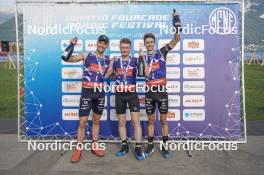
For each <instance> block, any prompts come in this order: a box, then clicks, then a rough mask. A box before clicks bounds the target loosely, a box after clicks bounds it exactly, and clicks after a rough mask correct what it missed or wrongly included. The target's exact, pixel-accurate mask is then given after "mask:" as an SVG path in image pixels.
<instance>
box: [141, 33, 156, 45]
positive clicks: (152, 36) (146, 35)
mask: <svg viewBox="0 0 264 175" xmlns="http://www.w3.org/2000/svg"><path fill="white" fill-rule="evenodd" d="M147 38H152V39H153V40H154V42H155V36H154V34H153V33H146V34H145V35H144V37H143V39H144V43H145V41H146V39H147Z"/></svg>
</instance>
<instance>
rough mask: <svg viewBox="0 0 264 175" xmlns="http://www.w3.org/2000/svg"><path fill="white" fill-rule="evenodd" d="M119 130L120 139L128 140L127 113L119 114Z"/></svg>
mask: <svg viewBox="0 0 264 175" xmlns="http://www.w3.org/2000/svg"><path fill="white" fill-rule="evenodd" d="M117 118H118V131H119V137H120V139H121V140H122V141H123V140H126V114H118V115H117Z"/></svg>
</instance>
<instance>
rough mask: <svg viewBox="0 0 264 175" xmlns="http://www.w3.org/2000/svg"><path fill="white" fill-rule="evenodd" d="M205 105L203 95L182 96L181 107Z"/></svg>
mask: <svg viewBox="0 0 264 175" xmlns="http://www.w3.org/2000/svg"><path fill="white" fill-rule="evenodd" d="M204 105H205V97H204V95H184V96H183V106H185V107H203V106H204Z"/></svg>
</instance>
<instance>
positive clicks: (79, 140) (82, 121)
mask: <svg viewBox="0 0 264 175" xmlns="http://www.w3.org/2000/svg"><path fill="white" fill-rule="evenodd" d="M87 119H88V116H81V117H80V121H79V127H78V130H77V146H79V145H80V144H82V143H83V139H84V136H85V128H86V124H87Z"/></svg>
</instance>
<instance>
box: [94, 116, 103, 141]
mask: <svg viewBox="0 0 264 175" xmlns="http://www.w3.org/2000/svg"><path fill="white" fill-rule="evenodd" d="M100 118H101V115H98V114H96V113H93V117H92V119H93V126H92V139H93V141H98V137H99V130H100Z"/></svg>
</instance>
